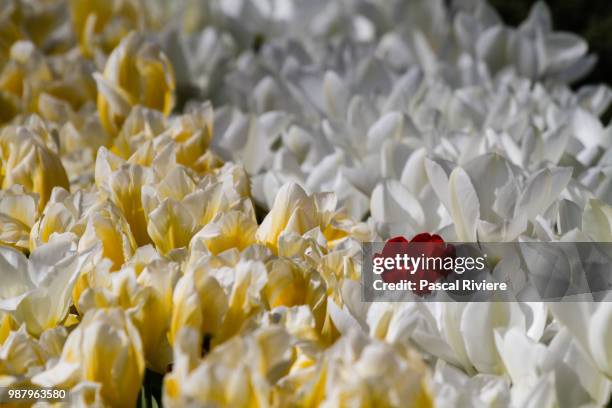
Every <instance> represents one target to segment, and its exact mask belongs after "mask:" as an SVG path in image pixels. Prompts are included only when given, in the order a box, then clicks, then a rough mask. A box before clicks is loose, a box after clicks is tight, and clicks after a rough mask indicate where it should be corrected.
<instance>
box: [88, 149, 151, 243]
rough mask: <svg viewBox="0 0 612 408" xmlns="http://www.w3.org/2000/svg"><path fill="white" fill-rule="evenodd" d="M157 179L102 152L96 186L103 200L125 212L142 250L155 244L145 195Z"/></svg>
mask: <svg viewBox="0 0 612 408" xmlns="http://www.w3.org/2000/svg"><path fill="white" fill-rule="evenodd" d="M153 179H154V174H153V172H152V171H151V169H148V168H146V167H143V166H140V165H137V164H127V163H126V162H125V161H124V160H123V159H121V158H120V157H118V156H116V155H114V154H113V153H111V152H109V151H108V150H107V149H106V148H104V147H102V148H100V150H99V152H98V157H97V159H96V185H97V186H98V188H99V189H100V190H101V191H102V193H103V196H107V197H108V198H110V200H111V201H112V202H113V203H114V204H115V205H116V206H117V207H118V208H119V209H120V210H121V212H122V214H123V216H124V217H125V219H126V220H127V222H128V224H129V225H130V229H131V231H132V234H133V235H134V239H135V240H136V243H137V245H138V246H142V245H146V244H148V243H151V238H150V237H149V234H148V232H147V220H146V215H145V209H144V208H143V206H142V198H141V191H142V188H143V186H144V185H145V184H148V183H152V182H153Z"/></svg>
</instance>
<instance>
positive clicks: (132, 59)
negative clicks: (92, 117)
mask: <svg viewBox="0 0 612 408" xmlns="http://www.w3.org/2000/svg"><path fill="white" fill-rule="evenodd" d="M94 78H95V79H96V82H97V84H98V111H99V113H100V120H101V122H102V125H103V126H104V128H105V129H106V131H107V132H108V133H109V134H110V135H111V136H116V135H117V133H118V132H119V130H120V128H121V125H122V124H123V122H124V121H125V119H126V118H127V116H128V115H129V113H130V110H131V108H132V106H134V105H138V104H140V105H143V106H145V107H148V108H152V109H156V110H159V111H161V112H162V113H163V114H164V115H168V114H170V111H172V108H173V106H174V73H173V70H172V66H171V64H170V61H168V59H167V58H166V56H165V54H164V53H163V52H162V51H161V50H160V49H159V47H158V46H157V45H156V44H154V43H151V42H148V41H146V40H145V38H144V36H142V35H141V34H139V33H136V32H131V33H130V34H128V35H127V36H126V37H125V38H124V39H123V40H121V42H120V43H119V45H117V47H116V48H115V49H114V50H113V52H112V53H111V55H110V56H109V58H108V61H107V62H106V66H105V67H104V72H103V73H102V74H100V73H95V74H94Z"/></svg>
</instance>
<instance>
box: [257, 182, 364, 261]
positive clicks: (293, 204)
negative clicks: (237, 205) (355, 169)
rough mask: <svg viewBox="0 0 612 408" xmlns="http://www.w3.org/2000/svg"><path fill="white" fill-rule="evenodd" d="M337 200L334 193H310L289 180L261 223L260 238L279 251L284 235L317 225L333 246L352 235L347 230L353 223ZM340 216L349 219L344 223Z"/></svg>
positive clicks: (310, 231) (311, 228)
mask: <svg viewBox="0 0 612 408" xmlns="http://www.w3.org/2000/svg"><path fill="white" fill-rule="evenodd" d="M336 203H337V201H336V197H335V195H334V194H333V193H319V194H313V195H308V194H306V192H305V191H304V190H303V189H302V187H300V186H299V185H298V184H295V183H287V184H285V185H284V186H282V187H281V188H280V189H279V191H278V194H277V195H276V198H275V199H274V204H273V206H272V209H271V210H270V212H269V213H268V215H266V218H265V219H264V220H263V222H262V223H261V225H260V226H259V229H258V230H257V234H256V237H257V240H258V241H259V242H261V243H263V244H265V245H267V246H269V247H270V248H271V249H273V250H274V251H278V248H279V238H281V236H282V235H284V234H289V233H294V234H297V235H304V234H306V233H312V232H314V231H316V230H317V229H318V230H319V231H320V232H321V234H322V237H323V238H324V239H326V240H327V241H328V246H330V247H333V246H334V244H335V243H334V241H337V240H339V239H342V238H344V237H346V236H347V235H349V232H348V231H347V230H350V228H352V227H353V224H354V223H352V222H350V220H346V217H345V216H344V215H343V214H342V213H338V212H337V210H336ZM340 220H346V221H348V222H345V223H344V224H342V223H340V222H339V221H340Z"/></svg>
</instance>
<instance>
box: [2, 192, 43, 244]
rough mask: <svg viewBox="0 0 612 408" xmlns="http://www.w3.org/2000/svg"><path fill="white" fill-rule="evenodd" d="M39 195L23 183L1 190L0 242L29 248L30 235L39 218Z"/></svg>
mask: <svg viewBox="0 0 612 408" xmlns="http://www.w3.org/2000/svg"><path fill="white" fill-rule="evenodd" d="M37 201H38V197H37V196H36V195H34V194H31V193H26V192H24V190H23V187H22V186H21V185H18V184H17V185H13V186H12V187H11V188H10V189H8V190H0V243H2V244H4V245H8V246H14V247H15V248H19V249H21V250H27V249H28V248H29V236H30V230H31V229H32V227H33V225H34V223H35V222H36V219H37V218H38V202H37Z"/></svg>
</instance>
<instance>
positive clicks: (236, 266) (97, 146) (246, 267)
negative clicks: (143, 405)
mask: <svg viewBox="0 0 612 408" xmlns="http://www.w3.org/2000/svg"><path fill="white" fill-rule="evenodd" d="M136 3H137V2H132V1H105V0H87V1H85V0H82V1H81V0H72V1H69V2H64V1H27V2H26V1H23V2H19V1H10V0H8V1H0V4H1V9H0V30H1V32H0V123H1V124H2V128H1V129H0V184H1V190H0V282H1V284H0V387H12V388H24V387H32V386H35V387H36V386H40V387H43V386H44V387H55V388H62V389H69V390H71V394H72V402H71V403H72V404H82V405H85V406H134V404H135V403H136V400H137V398H138V394H139V392H140V389H141V386H142V382H143V377H144V374H145V370H151V371H153V372H157V373H160V374H162V375H164V379H163V402H164V404H165V405H166V406H183V405H186V404H187V403H188V402H189V403H195V404H196V405H200V404H201V405H204V404H212V405H215V406H231V407H241V406H293V405H295V406H317V405H319V404H324V403H326V404H328V406H385V405H402V406H408V405H415V406H428V405H429V404H430V397H429V393H428V390H427V385H426V382H427V381H426V379H427V373H426V366H425V365H424V363H423V362H422V361H421V359H420V356H419V355H418V354H416V353H415V352H414V351H412V350H411V349H410V348H409V347H407V346H403V345H391V344H387V343H385V342H382V341H379V340H377V339H376V336H374V337H370V336H369V335H368V334H364V333H361V332H357V331H352V332H350V333H344V334H341V332H340V331H339V329H338V327H337V324H336V323H335V322H334V321H332V319H331V317H330V312H329V310H330V305H331V304H333V305H334V306H333V307H336V306H337V307H340V308H342V307H343V305H344V302H343V293H342V288H343V282H344V281H346V280H357V279H358V278H359V274H360V265H359V263H360V252H359V251H360V249H359V245H358V242H359V241H360V240H368V239H370V238H372V236H371V232H370V230H369V229H368V227H367V226H366V225H364V224H363V223H359V222H355V221H353V220H351V219H350V218H349V217H348V216H347V215H346V214H345V213H343V212H342V211H341V210H338V209H337V203H336V199H335V196H334V195H333V194H331V193H329V194H313V195H309V194H307V193H306V192H305V191H304V190H303V189H301V188H300V187H299V186H297V185H295V184H287V185H285V186H283V187H282V188H281V189H280V191H279V193H278V195H277V197H276V199H275V201H274V205H273V207H272V209H271V210H270V211H269V213H268V214H266V215H265V217H263V220H262V221H261V222H258V220H257V217H256V211H255V206H254V204H253V202H252V200H251V198H250V186H249V179H248V176H247V174H246V173H245V171H244V170H243V168H242V167H241V166H240V165H239V164H234V163H231V162H223V161H222V160H221V159H220V158H219V157H218V156H217V155H215V154H214V153H213V152H212V151H210V150H209V149H208V148H209V144H210V141H211V139H212V137H213V123H212V122H213V111H212V106H211V105H210V104H208V103H204V104H200V105H194V106H192V107H191V108H190V109H188V110H186V111H185V112H182V113H172V110H173V108H174V104H175V80H174V74H173V69H172V66H171V63H170V62H169V60H168V58H166V56H165V55H164V53H163V52H162V51H161V49H160V48H159V46H158V45H156V43H155V42H154V41H152V40H150V39H148V38H147V37H146V36H145V35H144V34H142V31H141V30H142V29H143V27H148V26H150V25H154V24H155V22H152V21H149V20H150V19H149V18H148V17H146V16H145V14H144V13H142V12H141V10H139V8H138V6H137V5H136ZM68 16H69V18H68ZM67 26H68V28H69V29H67ZM382 326H384V324H380V325H379V331H381V333H379V336H378V337H381V338H383V337H384V333H383V332H384V328H380V327H382Z"/></svg>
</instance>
